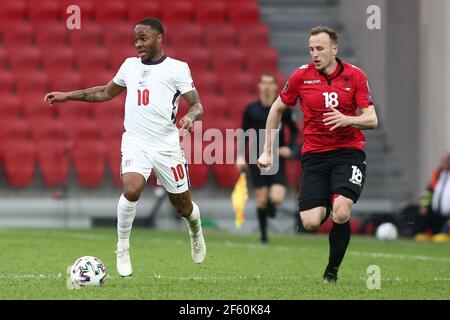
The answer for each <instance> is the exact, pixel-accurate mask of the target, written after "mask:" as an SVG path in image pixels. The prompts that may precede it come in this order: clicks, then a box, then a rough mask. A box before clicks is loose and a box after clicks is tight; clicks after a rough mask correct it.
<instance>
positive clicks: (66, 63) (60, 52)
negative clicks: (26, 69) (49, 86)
mask: <svg viewBox="0 0 450 320" xmlns="http://www.w3.org/2000/svg"><path fill="white" fill-rule="evenodd" d="M42 58H43V60H44V67H45V70H46V72H47V73H49V74H50V76H51V75H53V74H57V73H63V74H65V73H69V72H73V70H74V66H75V54H74V51H73V49H72V48H70V47H65V46H64V47H53V48H51V47H50V48H42Z"/></svg>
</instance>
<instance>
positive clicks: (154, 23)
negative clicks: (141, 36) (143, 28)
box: [137, 18, 164, 35]
mask: <svg viewBox="0 0 450 320" xmlns="http://www.w3.org/2000/svg"><path fill="white" fill-rule="evenodd" d="M137 24H144V25H147V26H150V28H152V29H153V30H156V31H158V33H159V34H162V35H164V28H163V26H162V23H161V21H159V20H158V19H156V18H145V19H142V20H141V21H139V22H138V23H137Z"/></svg>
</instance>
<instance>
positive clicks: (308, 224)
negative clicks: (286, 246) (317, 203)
mask: <svg viewBox="0 0 450 320" xmlns="http://www.w3.org/2000/svg"><path fill="white" fill-rule="evenodd" d="M300 217H301V220H302V224H303V228H304V229H305V230H307V231H317V230H319V227H320V221H315V220H314V219H310V218H305V217H303V216H302V215H300Z"/></svg>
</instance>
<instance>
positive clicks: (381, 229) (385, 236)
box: [376, 222, 398, 241]
mask: <svg viewBox="0 0 450 320" xmlns="http://www.w3.org/2000/svg"><path fill="white" fill-rule="evenodd" d="M376 236H377V238H378V240H381V241H393V240H395V239H397V236H398V232H397V227H396V226H395V225H394V224H392V223H390V222H384V223H382V224H380V225H379V226H378V228H377V232H376Z"/></svg>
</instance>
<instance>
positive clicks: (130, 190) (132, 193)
mask: <svg viewBox="0 0 450 320" xmlns="http://www.w3.org/2000/svg"><path fill="white" fill-rule="evenodd" d="M123 196H124V197H125V198H126V199H127V200H128V201H131V202H135V201H138V200H139V197H140V196H141V192H140V191H139V189H138V188H136V187H134V186H129V187H125V190H124V192H123Z"/></svg>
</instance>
